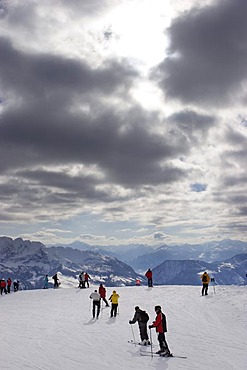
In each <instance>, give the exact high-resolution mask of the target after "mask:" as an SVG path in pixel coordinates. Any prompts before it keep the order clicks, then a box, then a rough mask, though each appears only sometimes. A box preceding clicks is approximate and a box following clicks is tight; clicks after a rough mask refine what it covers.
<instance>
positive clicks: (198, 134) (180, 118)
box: [167, 110, 216, 142]
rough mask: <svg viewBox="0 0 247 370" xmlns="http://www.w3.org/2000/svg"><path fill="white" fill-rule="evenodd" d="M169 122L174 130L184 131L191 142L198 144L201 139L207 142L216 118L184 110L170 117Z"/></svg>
mask: <svg viewBox="0 0 247 370" xmlns="http://www.w3.org/2000/svg"><path fill="white" fill-rule="evenodd" d="M167 121H168V122H171V123H172V124H173V127H174V129H175V127H176V128H177V129H178V130H180V131H183V132H184V134H185V135H186V137H187V138H188V140H189V141H191V142H192V141H194V142H197V141H198V140H199V139H200V138H202V139H203V140H205V138H206V134H207V132H208V131H209V129H210V128H211V127H212V126H213V124H214V123H215V122H216V117H214V116H210V115H205V114H198V113H197V112H195V111H192V110H183V111H179V112H177V113H174V114H172V115H171V116H169V117H168V118H167Z"/></svg>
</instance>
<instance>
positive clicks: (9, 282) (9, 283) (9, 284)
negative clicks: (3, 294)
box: [7, 278, 12, 293]
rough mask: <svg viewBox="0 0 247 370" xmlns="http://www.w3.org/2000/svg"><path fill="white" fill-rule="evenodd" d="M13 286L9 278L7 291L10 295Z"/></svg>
mask: <svg viewBox="0 0 247 370" xmlns="http://www.w3.org/2000/svg"><path fill="white" fill-rule="evenodd" d="M11 284H12V280H11V279H10V278H8V280H7V290H8V293H10V288H11Z"/></svg>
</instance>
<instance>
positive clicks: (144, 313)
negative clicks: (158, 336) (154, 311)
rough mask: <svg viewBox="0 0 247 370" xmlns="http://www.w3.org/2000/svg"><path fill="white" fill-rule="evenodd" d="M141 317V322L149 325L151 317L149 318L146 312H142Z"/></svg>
mask: <svg viewBox="0 0 247 370" xmlns="http://www.w3.org/2000/svg"><path fill="white" fill-rule="evenodd" d="M140 315H141V320H140V321H141V322H144V323H147V322H148V320H149V316H148V314H147V312H146V311H141V312H140Z"/></svg>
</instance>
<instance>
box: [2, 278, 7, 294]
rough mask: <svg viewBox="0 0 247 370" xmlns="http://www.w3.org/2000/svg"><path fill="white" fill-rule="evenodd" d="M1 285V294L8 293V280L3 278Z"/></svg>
mask: <svg viewBox="0 0 247 370" xmlns="http://www.w3.org/2000/svg"><path fill="white" fill-rule="evenodd" d="M0 287H1V295H2V294H3V292H4V293H5V294H7V289H6V281H5V280H4V279H2V280H1V283H0Z"/></svg>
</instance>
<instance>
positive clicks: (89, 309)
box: [88, 299, 92, 311]
mask: <svg viewBox="0 0 247 370" xmlns="http://www.w3.org/2000/svg"><path fill="white" fill-rule="evenodd" d="M91 304H92V301H91V299H90V301H89V307H88V311H91Z"/></svg>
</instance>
